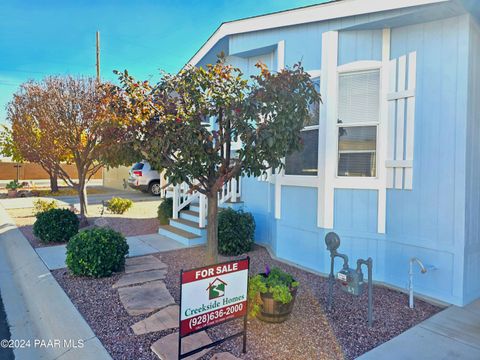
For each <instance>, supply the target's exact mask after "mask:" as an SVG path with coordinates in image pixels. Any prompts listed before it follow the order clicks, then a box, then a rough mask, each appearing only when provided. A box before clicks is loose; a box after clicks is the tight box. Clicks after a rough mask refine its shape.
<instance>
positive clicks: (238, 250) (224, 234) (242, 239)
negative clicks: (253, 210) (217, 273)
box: [218, 208, 255, 256]
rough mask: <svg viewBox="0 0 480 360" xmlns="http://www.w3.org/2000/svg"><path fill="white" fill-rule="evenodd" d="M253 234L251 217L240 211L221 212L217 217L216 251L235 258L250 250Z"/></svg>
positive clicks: (253, 228)
mask: <svg viewBox="0 0 480 360" xmlns="http://www.w3.org/2000/svg"><path fill="white" fill-rule="evenodd" d="M254 234H255V220H254V218H253V215H252V214H250V213H247V212H243V211H242V210H238V211H235V210H233V209H230V208H228V209H225V210H222V211H221V212H220V213H219V215H218V251H219V252H220V254H222V255H227V256H235V255H240V254H243V253H245V252H247V251H250V250H251V249H252V245H253V238H254Z"/></svg>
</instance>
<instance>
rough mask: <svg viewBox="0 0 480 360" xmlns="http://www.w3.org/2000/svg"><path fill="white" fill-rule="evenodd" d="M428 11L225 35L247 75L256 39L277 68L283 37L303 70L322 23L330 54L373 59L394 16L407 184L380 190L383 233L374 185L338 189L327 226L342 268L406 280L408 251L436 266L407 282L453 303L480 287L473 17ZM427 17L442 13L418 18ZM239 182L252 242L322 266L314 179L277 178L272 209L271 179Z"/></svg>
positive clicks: (479, 134)
mask: <svg viewBox="0 0 480 360" xmlns="http://www.w3.org/2000/svg"><path fill="white" fill-rule="evenodd" d="M442 6H443V5H442ZM445 6H447V5H445ZM452 6H453V5H452ZM429 9H431V8H429ZM433 9H436V11H433V12H429V11H427V10H428V9H424V10H425V11H422V12H421V13H419V14H417V16H416V17H414V16H410V12H411V11H412V10H404V11H398V12H390V13H378V14H370V15H364V16H357V17H352V18H346V19H341V20H333V21H328V22H323V23H311V24H305V25H298V26H291V27H284V28H279V29H273V30H265V31H258V32H249V33H242V34H237V35H232V36H230V37H229V43H228V49H229V54H230V57H229V61H230V62H231V63H232V64H235V65H236V66H239V67H241V68H242V69H243V70H244V72H245V73H246V74H247V75H248V74H251V73H252V71H253V70H252V65H251V64H252V59H253V58H254V57H252V54H255V49H264V50H261V51H265V49H267V50H268V51H269V52H270V53H268V52H267V53H264V54H255V56H257V57H258V56H259V55H260V56H263V58H264V59H271V58H272V57H271V51H273V60H272V61H271V62H270V63H269V65H270V66H271V67H272V68H275V67H276V63H275V61H276V60H275V59H276V48H275V46H276V44H277V43H278V42H279V41H281V40H284V41H285V62H286V64H287V65H293V64H294V63H296V62H298V61H300V60H301V61H302V63H303V65H304V67H305V69H307V70H314V69H320V64H321V46H322V44H321V40H322V33H323V32H325V31H329V30H339V49H338V59H339V64H346V63H349V62H352V61H358V60H381V49H382V28H383V27H384V26H388V24H389V21H390V24H395V25H390V26H391V27H392V29H391V57H392V58H398V57H399V56H402V55H406V54H408V53H409V52H412V51H416V52H417V87H416V108H415V139H414V159H413V190H411V191H409V190H394V189H391V190H387V208H386V233H385V234H378V233H377V216H378V214H377V209H378V194H377V191H375V190H358V189H356V190H354V189H336V190H335V193H334V229H333V230H334V231H336V232H338V234H339V235H340V236H341V239H342V245H341V248H340V251H341V252H344V253H347V254H348V256H349V258H350V261H351V266H355V262H356V259H357V258H360V257H361V258H367V257H372V258H373V260H374V277H375V280H377V281H381V282H385V283H388V284H392V285H395V286H398V287H400V288H405V287H406V285H407V280H408V260H409V259H410V258H411V257H414V256H416V257H419V258H420V259H421V260H422V261H423V262H424V263H425V264H428V265H432V266H433V267H434V268H435V270H432V269H430V270H429V271H428V272H427V273H426V274H424V275H420V274H419V273H418V276H416V279H415V286H416V291H418V292H419V293H422V294H424V295H427V296H431V297H434V298H437V299H440V300H443V301H446V302H450V303H455V304H458V305H463V304H464V303H466V302H468V301H470V300H472V299H474V298H476V297H479V296H480V234H479V233H480V225H479V222H480V205H479V204H480V185H479V182H480V165H479V164H480V105H479V104H480V101H479V100H478V99H480V60H479V59H480V27H479V26H478V24H477V23H475V22H474V20H473V18H470V17H469V15H468V14H463V15H457V11H458V9H457V8H455V9H454V10H455V11H453V10H452V11H451V12H448V11H446V12H445V14H449V15H448V16H447V15H445V16H443V18H441V17H442V13H443V11H444V10H443V9H444V8H443V7H441V6H440V5H438V7H435V8H433ZM450 9H453V8H450ZM451 15H456V16H451ZM428 16H434V18H436V19H437V18H441V19H440V20H435V21H423V22H422V21H421V19H422V18H427V17H428ZM406 23H408V24H409V25H405V24H406ZM399 24H400V25H399ZM369 25H370V28H369ZM272 49H273V50H272ZM269 56H270V57H269ZM242 187H243V190H242V200H243V201H244V208H245V210H246V211H250V212H252V213H253V214H254V216H255V219H256V222H257V230H256V241H257V242H258V243H260V244H263V245H266V246H268V247H269V248H270V249H271V250H272V251H273V252H274V254H275V255H276V256H278V257H279V258H282V259H285V260H288V261H290V262H294V263H297V264H299V265H301V266H304V267H307V268H310V269H313V270H315V271H319V272H323V273H327V272H328V270H329V256H328V252H327V251H326V248H325V244H324V237H325V234H326V233H327V232H328V231H331V229H321V228H318V227H317V215H318V204H317V201H318V197H317V195H318V194H317V188H313V187H310V188H309V187H294V186H282V188H281V217H280V219H275V217H274V209H275V196H274V195H275V189H274V185H273V184H269V183H267V182H263V181H258V180H257V179H253V178H244V179H243V183H242ZM339 267H340V263H339V264H338V266H337V268H339ZM415 271H417V270H415Z"/></svg>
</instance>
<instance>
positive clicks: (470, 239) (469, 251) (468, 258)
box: [464, 18, 480, 302]
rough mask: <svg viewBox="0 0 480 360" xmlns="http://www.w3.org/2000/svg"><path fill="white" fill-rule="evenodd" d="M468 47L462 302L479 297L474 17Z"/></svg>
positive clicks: (478, 32) (479, 54) (479, 45)
mask: <svg viewBox="0 0 480 360" xmlns="http://www.w3.org/2000/svg"><path fill="white" fill-rule="evenodd" d="M469 45H470V58H469V65H470V66H469V83H468V85H469V86H468V90H469V91H468V92H469V99H468V125H467V161H466V164H467V165H466V187H467V193H466V202H467V204H466V219H465V220H466V221H465V226H466V228H465V278H464V279H465V294H464V297H465V302H470V301H472V300H474V299H476V298H478V297H480V26H479V24H478V22H476V20H475V19H473V18H472V19H471V21H470V43H469Z"/></svg>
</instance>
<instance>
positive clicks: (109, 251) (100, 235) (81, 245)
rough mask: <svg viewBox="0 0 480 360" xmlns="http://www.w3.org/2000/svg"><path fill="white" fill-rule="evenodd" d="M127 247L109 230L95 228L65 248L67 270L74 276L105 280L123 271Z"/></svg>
mask: <svg viewBox="0 0 480 360" xmlns="http://www.w3.org/2000/svg"><path fill="white" fill-rule="evenodd" d="M127 254H128V244H127V240H126V239H125V237H124V236H123V235H122V234H120V233H119V232H116V231H114V230H112V229H106V228H95V229H90V230H85V231H81V232H79V233H78V234H77V235H75V236H74V237H72V238H71V239H70V241H69V242H68V244H67V260H66V264H67V267H68V269H69V270H70V271H71V272H72V273H73V274H74V275H80V276H91V277H104V276H110V275H111V274H112V272H117V271H121V270H123V268H124V266H125V256H126V255H127Z"/></svg>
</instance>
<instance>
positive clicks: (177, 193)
mask: <svg viewBox="0 0 480 360" xmlns="http://www.w3.org/2000/svg"><path fill="white" fill-rule="evenodd" d="M241 194H242V183H241V181H240V177H238V178H234V179H231V180H230V181H228V182H227V183H225V184H224V185H223V186H222V189H221V190H220V191H219V196H218V204H219V205H222V204H224V203H226V202H227V201H231V202H237V201H238V200H239V199H240V197H241ZM196 200H198V207H199V210H198V213H199V214H198V218H199V220H198V226H199V227H201V228H204V227H205V226H206V223H207V221H206V219H207V208H208V201H207V197H206V196H205V195H203V194H201V193H199V192H198V191H193V192H191V191H190V187H189V186H188V185H187V184H186V183H182V184H180V185H176V186H174V187H173V214H172V218H173V219H178V214H179V213H180V211H181V210H182V209H184V208H185V207H186V206H187V205H189V204H191V203H192V202H195V201H196Z"/></svg>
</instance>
